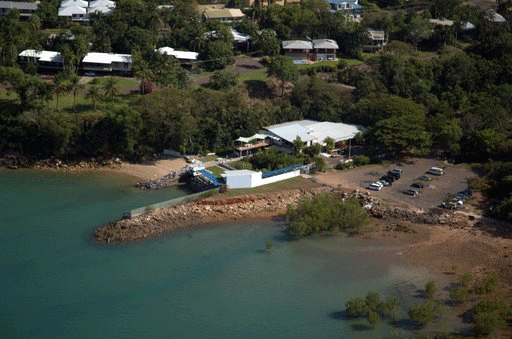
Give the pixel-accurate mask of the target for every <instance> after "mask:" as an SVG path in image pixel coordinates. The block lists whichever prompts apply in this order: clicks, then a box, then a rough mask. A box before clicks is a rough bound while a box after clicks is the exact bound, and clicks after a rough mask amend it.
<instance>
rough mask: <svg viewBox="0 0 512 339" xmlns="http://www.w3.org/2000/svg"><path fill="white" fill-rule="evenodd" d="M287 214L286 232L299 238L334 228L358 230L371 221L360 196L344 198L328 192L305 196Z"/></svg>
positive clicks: (350, 230) (330, 230)
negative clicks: (358, 197)
mask: <svg viewBox="0 0 512 339" xmlns="http://www.w3.org/2000/svg"><path fill="white" fill-rule="evenodd" d="M286 215H287V217H288V220H289V221H288V222H286V232H287V233H288V234H289V235H291V236H292V237H295V238H301V237H303V236H306V235H310V234H314V233H320V232H324V231H327V232H332V231H334V230H337V231H348V232H357V231H358V230H360V229H361V228H364V227H366V226H368V225H369V224H370V219H369V216H368V214H367V213H366V211H364V210H363V209H362V208H361V205H360V204H359V202H358V201H357V199H356V198H351V199H348V200H345V201H342V200H341V199H339V198H338V197H335V196H333V195H330V194H327V193H324V194H319V195H317V196H316V197H313V198H304V199H301V200H300V201H299V204H298V205H297V207H292V206H290V207H289V208H288V211H287V213H286Z"/></svg>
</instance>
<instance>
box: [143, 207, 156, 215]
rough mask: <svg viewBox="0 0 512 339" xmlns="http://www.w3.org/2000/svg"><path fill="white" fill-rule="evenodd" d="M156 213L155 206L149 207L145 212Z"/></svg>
mask: <svg viewBox="0 0 512 339" xmlns="http://www.w3.org/2000/svg"><path fill="white" fill-rule="evenodd" d="M154 211H155V208H154V207H153V206H147V207H146V209H145V210H144V213H146V214H151V213H153V212H154Z"/></svg>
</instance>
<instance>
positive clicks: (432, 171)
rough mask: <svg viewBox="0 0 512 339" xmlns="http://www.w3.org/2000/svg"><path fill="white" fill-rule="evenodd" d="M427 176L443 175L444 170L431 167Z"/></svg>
mask: <svg viewBox="0 0 512 339" xmlns="http://www.w3.org/2000/svg"><path fill="white" fill-rule="evenodd" d="M427 174H432V175H443V174H444V171H443V169H442V168H439V167H430V168H429V169H428V171H427Z"/></svg>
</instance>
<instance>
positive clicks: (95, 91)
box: [85, 85, 101, 110]
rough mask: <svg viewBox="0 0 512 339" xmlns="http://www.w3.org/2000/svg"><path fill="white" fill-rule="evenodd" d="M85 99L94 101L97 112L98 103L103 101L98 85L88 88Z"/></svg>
mask: <svg viewBox="0 0 512 339" xmlns="http://www.w3.org/2000/svg"><path fill="white" fill-rule="evenodd" d="M85 97H86V98H87V99H89V100H91V101H92V103H93V105H94V110H96V102H97V101H98V100H100V99H101V94H100V88H99V87H98V86H96V85H90V86H89V87H88V88H87V93H86V94H85Z"/></svg>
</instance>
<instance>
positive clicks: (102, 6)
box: [87, 5, 112, 14]
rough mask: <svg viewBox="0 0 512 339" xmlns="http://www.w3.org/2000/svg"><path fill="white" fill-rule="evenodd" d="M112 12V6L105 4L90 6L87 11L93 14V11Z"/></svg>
mask: <svg viewBox="0 0 512 339" xmlns="http://www.w3.org/2000/svg"><path fill="white" fill-rule="evenodd" d="M111 12H112V8H111V7H107V6H104V5H98V6H95V7H89V8H88V9H87V13H89V14H91V13H101V14H109V13H111Z"/></svg>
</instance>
